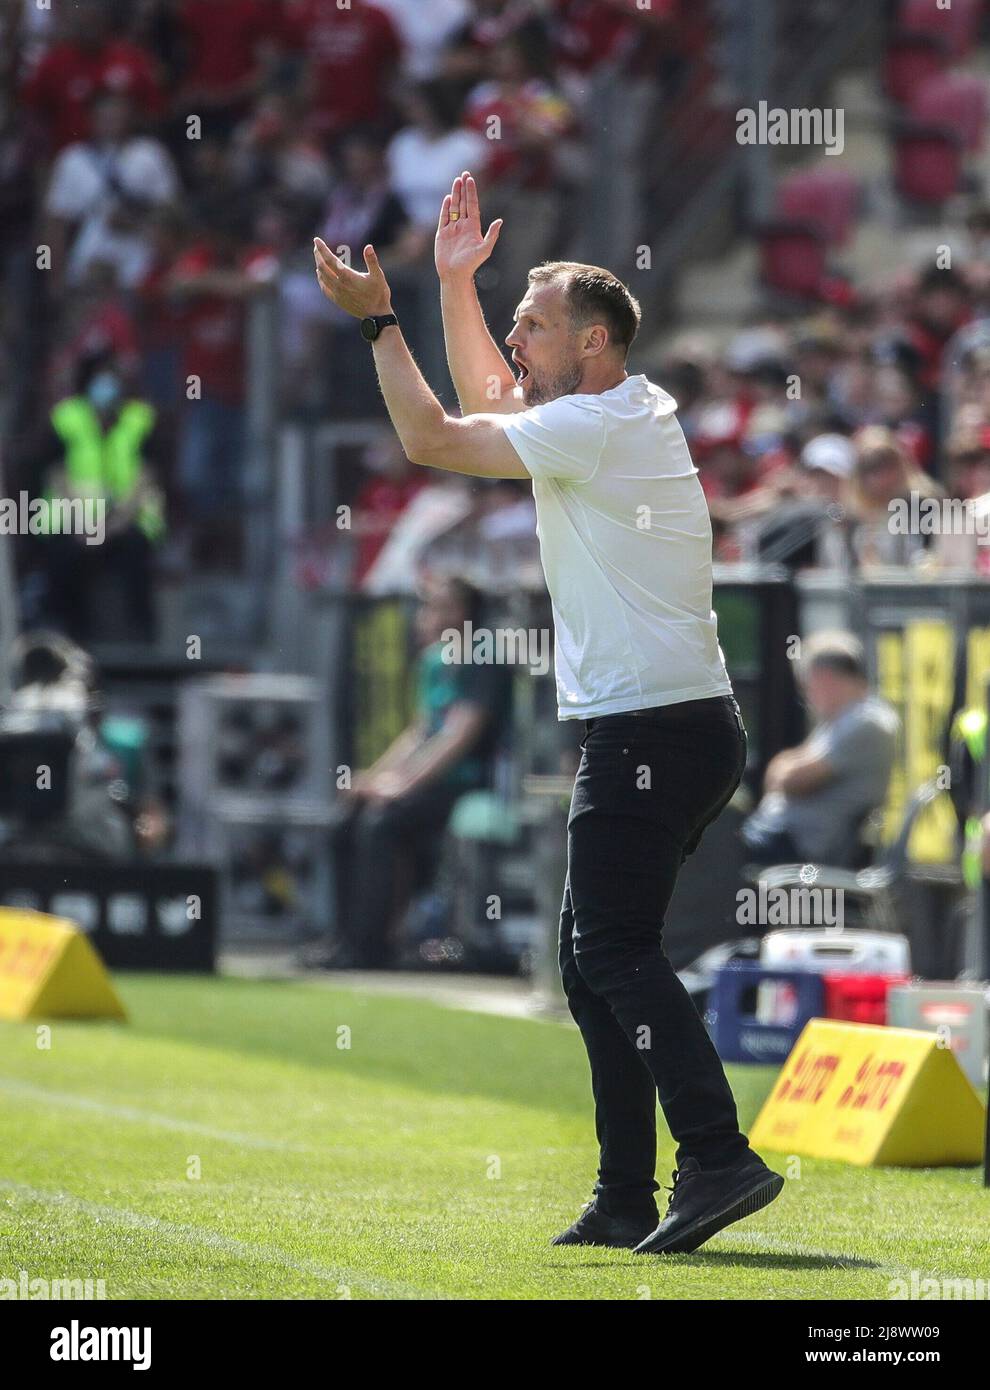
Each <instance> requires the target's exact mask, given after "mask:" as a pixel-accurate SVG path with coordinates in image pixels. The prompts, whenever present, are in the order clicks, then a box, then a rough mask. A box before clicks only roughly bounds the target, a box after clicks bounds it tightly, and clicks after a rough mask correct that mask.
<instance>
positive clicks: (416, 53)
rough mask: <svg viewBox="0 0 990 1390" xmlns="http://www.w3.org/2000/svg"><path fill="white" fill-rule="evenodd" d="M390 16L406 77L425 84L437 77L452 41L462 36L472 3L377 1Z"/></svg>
mask: <svg viewBox="0 0 990 1390" xmlns="http://www.w3.org/2000/svg"><path fill="white" fill-rule="evenodd" d="M375 3H376V4H377V6H378V8H379V9H380V10H384V11H385V13H386V14H387V15H389V16H390V18H391V20H392V23H393V24H394V25H395V28H396V30H397V32H398V34H399V36H400V38H401V41H402V71H403V74H404V76H405V77H407V78H410V79H412V80H413V81H415V82H423V81H426V80H427V79H429V78H431V77H436V76H437V74H438V73H439V71H440V67H441V63H442V61H443V53H444V49H445V48H446V47H447V44H448V43H449V41H450V39H451V38H452V37H453V36H454V35H455V34H457V33H459V32H461V31H462V30H463V28H464V25H465V24H466V23H467V20H468V16H469V15H470V13H471V0H416V3H415V4H412V5H410V4H409V3H408V0H375Z"/></svg>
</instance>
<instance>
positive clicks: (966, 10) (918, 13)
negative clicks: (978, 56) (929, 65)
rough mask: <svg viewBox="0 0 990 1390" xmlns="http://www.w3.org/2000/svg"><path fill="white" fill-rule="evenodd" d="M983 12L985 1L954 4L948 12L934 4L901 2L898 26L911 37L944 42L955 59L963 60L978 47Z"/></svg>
mask: <svg viewBox="0 0 990 1390" xmlns="http://www.w3.org/2000/svg"><path fill="white" fill-rule="evenodd" d="M981 8H982V0H952V3H951V4H950V5H949V7H948V8H947V9H940V8H939V7H938V5H937V4H936V3H935V0H901V8H900V13H899V15H898V24H899V26H900V27H901V28H902V29H905V30H907V31H908V32H909V33H912V34H934V35H935V36H936V37H939V38H943V39H945V40H946V42H947V43H948V45H949V52H950V53H951V54H952V56H953V58H963V57H965V55H966V54H967V53H970V52H972V50H973V47H974V46H975V44H976V39H977V36H978V34H979V28H980V12H981Z"/></svg>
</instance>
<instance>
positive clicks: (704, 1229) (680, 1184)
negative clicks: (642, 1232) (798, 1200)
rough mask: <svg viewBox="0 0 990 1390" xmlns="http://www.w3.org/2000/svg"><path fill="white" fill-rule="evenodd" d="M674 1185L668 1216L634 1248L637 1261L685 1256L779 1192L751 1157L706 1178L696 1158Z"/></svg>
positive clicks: (777, 1180)
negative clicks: (640, 1259)
mask: <svg viewBox="0 0 990 1390" xmlns="http://www.w3.org/2000/svg"><path fill="white" fill-rule="evenodd" d="M673 1180H674V1186H673V1187H671V1188H668V1189H667V1190H668V1191H669V1192H670V1200H669V1202H668V1203H667V1215H666V1216H665V1217H664V1219H663V1220H662V1221H661V1222H660V1225H659V1226H658V1227H657V1229H656V1230H655V1231H654V1232H653V1234H652V1235H651V1236H647V1238H646V1240H644V1241H642V1242H641V1243H640V1244H639V1245H637V1246H636V1254H637V1255H689V1254H690V1253H691V1251H692V1250H697V1248H698V1246H699V1245H704V1243H705V1241H706V1240H708V1239H710V1237H711V1236H713V1235H715V1233H716V1231H721V1230H722V1228H723V1227H724V1226H731V1224H732V1222H733V1221H741V1220H742V1218H743V1217H744V1216H752V1215H753V1213H754V1212H756V1211H759V1210H760V1208H761V1207H765V1206H767V1205H768V1204H769V1203H770V1202H772V1201H773V1199H774V1198H775V1197H776V1196H778V1195H779V1193H780V1191H781V1189H782V1187H783V1186H784V1179H783V1178H782V1177H781V1176H780V1174H779V1173H774V1172H773V1171H772V1170H771V1169H770V1168H768V1167H767V1165H766V1164H765V1163H764V1162H763V1160H762V1158H759V1157H758V1156H757V1155H756V1154H746V1155H745V1157H744V1158H743V1159H741V1160H740V1162H738V1163H734V1164H732V1166H731V1167H729V1168H712V1169H709V1171H708V1172H702V1170H701V1165H700V1164H699V1163H698V1160H697V1159H696V1158H686V1159H685V1160H684V1163H683V1165H682V1166H681V1167H680V1168H679V1169H678V1170H677V1172H675V1173H674V1174H673Z"/></svg>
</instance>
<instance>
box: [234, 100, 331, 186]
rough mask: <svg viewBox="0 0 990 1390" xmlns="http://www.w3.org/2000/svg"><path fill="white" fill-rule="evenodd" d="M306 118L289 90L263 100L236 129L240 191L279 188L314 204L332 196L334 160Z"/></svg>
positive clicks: (235, 154) (235, 169)
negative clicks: (312, 131) (288, 93)
mask: <svg viewBox="0 0 990 1390" xmlns="http://www.w3.org/2000/svg"><path fill="white" fill-rule="evenodd" d="M303 116H304V112H303V109H302V108H301V106H300V105H299V103H298V102H296V101H294V100H293V99H292V98H291V97H289V96H288V95H287V94H286V93H284V92H268V93H266V94H265V96H263V97H261V98H260V99H259V100H258V102H257V103H256V105H255V106H254V108H253V109H252V111H251V112H250V114H249V115H248V116H247V117H246V118H245V119H244V120H243V121H242V122H241V123H240V125H239V126H238V127H237V129H236V130H235V132H234V145H233V150H232V157H231V175H232V177H233V178H234V179H235V180H236V182H237V184H238V186H239V187H240V188H241V189H246V190H252V191H256V192H258V193H271V192H272V191H273V190H277V191H278V192H280V193H285V194H292V195H293V196H295V197H297V198H299V199H300V200H302V199H306V200H309V201H311V202H313V203H314V204H316V203H319V202H321V201H322V200H323V199H324V198H325V197H326V196H327V194H328V193H329V191H330V185H331V166H330V161H329V159H328V158H327V156H326V153H325V152H324V149H323V144H322V142H321V141H320V140H318V139H317V138H316V137H315V136H314V135H313V134H312V133H311V132H309V131H307V130H306V128H305V123H304V120H303ZM344 138H345V139H347V138H348V137H347V136H345V137H344Z"/></svg>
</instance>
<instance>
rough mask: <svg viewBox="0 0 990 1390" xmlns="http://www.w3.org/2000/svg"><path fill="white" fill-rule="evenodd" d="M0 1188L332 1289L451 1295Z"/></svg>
mask: <svg viewBox="0 0 990 1390" xmlns="http://www.w3.org/2000/svg"><path fill="white" fill-rule="evenodd" d="M0 1192H12V1193H14V1194H15V1195H16V1196H18V1197H24V1198H26V1199H27V1200H29V1201H35V1202H44V1203H46V1204H47V1205H49V1206H52V1205H54V1206H60V1207H68V1208H69V1209H70V1210H72V1211H76V1212H79V1213H81V1214H83V1215H85V1216H94V1217H98V1218H100V1219H102V1220H104V1221H112V1222H113V1223H114V1224H115V1225H117V1226H126V1227H129V1228H130V1229H131V1230H138V1231H153V1232H154V1233H155V1234H156V1235H160V1236H165V1237H167V1238H168V1239H170V1240H174V1241H178V1242H180V1243H182V1244H184V1245H193V1246H205V1247H206V1248H207V1249H209V1250H214V1251H217V1252H218V1253H220V1254H224V1255H235V1256H238V1257H240V1258H241V1259H248V1260H256V1261H258V1262H259V1263H262V1264H269V1265H281V1266H282V1268H283V1269H292V1270H296V1271H297V1272H299V1273H301V1274H309V1275H311V1276H312V1277H313V1278H314V1279H322V1280H324V1281H325V1282H326V1283H328V1284H333V1285H334V1286H335V1287H336V1288H339V1287H341V1286H347V1287H348V1288H356V1289H359V1290H361V1291H363V1292H365V1293H372V1294H380V1295H381V1296H383V1297H385V1298H407V1299H433V1298H448V1297H452V1295H447V1294H436V1293H431V1292H428V1291H427V1290H425V1289H419V1288H417V1287H416V1286H415V1285H414V1284H403V1283H399V1282H397V1281H395V1280H392V1279H378V1278H375V1277H374V1276H373V1275H367V1274H362V1273H361V1272H360V1271H358V1270H354V1269H330V1268H329V1267H328V1266H327V1265H321V1264H318V1263H317V1262H316V1261H315V1260H299V1259H296V1257H295V1256H294V1255H290V1254H289V1253H288V1251H286V1250H280V1249H279V1248H278V1246H277V1245H258V1244H255V1243H254V1242H253V1241H247V1240H237V1239H236V1238H235V1237H233V1236H221V1235H218V1234H217V1233H216V1232H215V1231H210V1230H207V1228H206V1227H205V1226H188V1225H182V1224H180V1223H179V1222H177V1221H167V1220H164V1219H163V1218H161V1217H158V1216H146V1215H145V1214H144V1213H143V1212H139V1211H131V1210H130V1208H129V1207H110V1206H103V1205H101V1204H100V1203H99V1202H90V1201H87V1200H86V1198H85V1197H75V1196H73V1195H72V1194H71V1193H69V1192H55V1191H45V1190H44V1189H43V1188H39V1187H30V1186H28V1185H27V1184H26V1183H19V1182H11V1181H9V1180H8V1179H5V1178H0Z"/></svg>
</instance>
